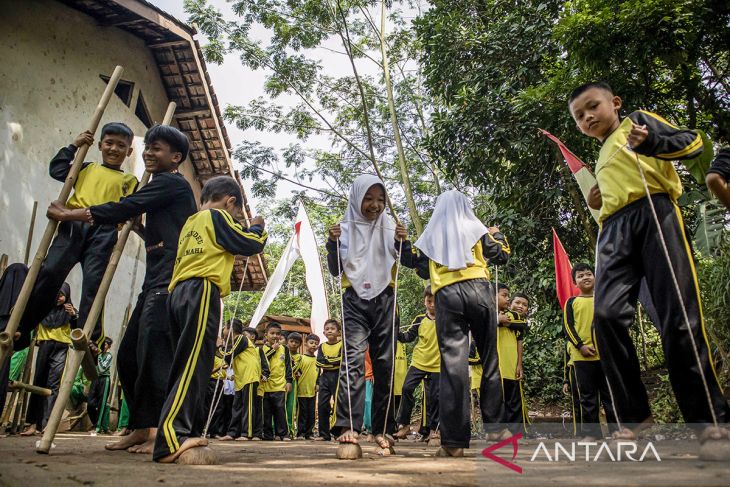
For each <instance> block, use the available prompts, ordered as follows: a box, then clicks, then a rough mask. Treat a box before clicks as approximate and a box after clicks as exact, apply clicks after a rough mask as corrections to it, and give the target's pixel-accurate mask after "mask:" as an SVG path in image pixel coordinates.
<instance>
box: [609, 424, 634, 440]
mask: <svg viewBox="0 0 730 487" xmlns="http://www.w3.org/2000/svg"><path fill="white" fill-rule="evenodd" d="M637 436H638V435H637V434H636V433H634V431H633V430H631V429H629V428H626V427H625V426H624V427H622V428H621V429H620V430H616V431H614V432H613V434H612V435H611V439H612V440H616V441H636V438H637Z"/></svg>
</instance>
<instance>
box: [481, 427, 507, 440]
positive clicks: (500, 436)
mask: <svg viewBox="0 0 730 487" xmlns="http://www.w3.org/2000/svg"><path fill="white" fill-rule="evenodd" d="M511 436H512V433H510V431H509V430H508V429H507V428H505V429H503V430H501V431H494V432H492V433H489V434H488V435H487V441H502V440H506V439H507V438H510V437H511Z"/></svg>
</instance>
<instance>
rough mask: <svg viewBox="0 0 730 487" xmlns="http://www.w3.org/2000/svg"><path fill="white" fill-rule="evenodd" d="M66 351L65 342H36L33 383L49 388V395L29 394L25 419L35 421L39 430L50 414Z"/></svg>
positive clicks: (56, 393) (64, 363)
mask: <svg viewBox="0 0 730 487" xmlns="http://www.w3.org/2000/svg"><path fill="white" fill-rule="evenodd" d="M67 352H68V344H67V343H60V342H57V341H55V340H45V341H42V342H39V343H38V355H37V358H36V363H35V374H34V376H33V385H34V386H38V387H45V388H48V389H50V390H51V395H50V396H47V397H43V396H39V395H37V394H31V395H30V403H29V404H28V415H27V421H28V423H35V426H36V428H37V429H38V430H39V431H40V430H43V429H44V428H45V427H46V423H47V422H48V416H50V415H51V410H52V409H53V403H55V402H56V397H58V387H59V385H60V384H61V377H62V376H63V369H64V367H65V366H66V353H67Z"/></svg>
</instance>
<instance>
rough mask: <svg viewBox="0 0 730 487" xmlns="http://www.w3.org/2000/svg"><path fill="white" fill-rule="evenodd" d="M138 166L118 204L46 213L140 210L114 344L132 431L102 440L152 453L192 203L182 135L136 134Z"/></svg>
mask: <svg viewBox="0 0 730 487" xmlns="http://www.w3.org/2000/svg"><path fill="white" fill-rule="evenodd" d="M144 144H145V148H144V153H143V156H144V162H145V170H146V171H147V172H149V173H150V174H151V175H152V178H151V180H150V182H149V183H148V184H147V185H145V186H144V187H142V188H141V189H140V190H139V191H137V192H136V193H134V194H132V195H130V196H129V197H127V198H124V199H122V200H121V201H120V202H118V203H116V202H110V203H105V204H102V205H95V206H89V207H86V208H78V209H67V208H66V207H64V206H63V204H62V203H61V202H59V201H54V202H53V203H51V206H50V207H49V209H48V216H49V217H50V218H53V219H54V220H58V221H62V222H65V221H80V222H86V223H88V224H90V225H96V224H119V223H123V222H125V221H127V220H129V219H130V218H135V217H138V216H141V215H142V214H146V219H145V228H144V230H143V233H144V241H145V249H146V251H147V257H146V259H145V260H146V269H145V278H144V283H143V284H142V292H141V293H140V295H139V297H138V298H137V305H136V306H135V308H134V311H133V312H132V315H131V316H130V319H129V322H128V324H127V328H126V330H125V333H124V337H123V338H122V342H121V343H120V344H119V352H118V356H117V357H118V358H117V368H118V369H119V382H120V383H121V384H122V389H123V390H124V394H125V397H126V399H127V404H128V407H129V428H130V429H132V430H133V431H132V433H131V434H129V435H127V436H125V437H123V438H121V439H120V440H119V441H115V442H112V443H108V444H107V445H106V449H107V450H128V451H130V452H132V453H152V448H153V446H154V442H155V437H156V436H157V423H158V421H159V420H160V411H162V404H163V402H164V401H165V387H166V385H167V379H168V376H169V375H170V367H171V365H172V357H173V354H174V352H175V342H174V341H173V339H172V335H171V330H170V321H169V315H168V313H167V297H168V295H169V293H168V291H167V287H168V286H169V285H170V279H171V278H172V271H173V267H174V263H175V255H176V253H177V245H178V240H179V239H180V230H181V229H182V227H183V225H185V222H186V221H187V219H188V217H190V215H192V214H194V213H195V212H196V211H197V204H196V202H195V196H194V195H193V190H192V189H191V188H190V184H188V182H187V181H186V180H185V178H184V177H183V175H182V174H180V173H179V172H178V167H179V166H180V164H182V163H183V162H184V161H185V158H186V157H187V155H188V149H189V142H188V138H187V136H186V135H185V134H184V133H182V132H180V131H179V130H178V129H176V128H175V127H172V126H170V125H154V126H153V127H152V128H150V129H149V130H148V131H147V133H146V134H145V137H144Z"/></svg>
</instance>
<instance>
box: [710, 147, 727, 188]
mask: <svg viewBox="0 0 730 487" xmlns="http://www.w3.org/2000/svg"><path fill="white" fill-rule="evenodd" d="M710 173H715V174H719V175H720V176H721V177H722V179H724V180H725V181H730V147H723V148H722V149H720V151H719V152H718V153H717V156H716V157H715V160H714V161H712V165H711V166H710V168H709V169H708V170H707V174H710Z"/></svg>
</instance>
